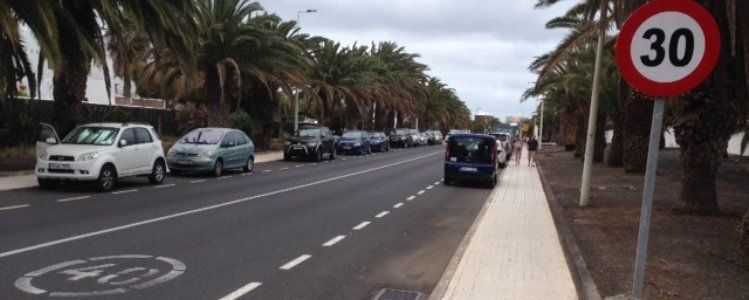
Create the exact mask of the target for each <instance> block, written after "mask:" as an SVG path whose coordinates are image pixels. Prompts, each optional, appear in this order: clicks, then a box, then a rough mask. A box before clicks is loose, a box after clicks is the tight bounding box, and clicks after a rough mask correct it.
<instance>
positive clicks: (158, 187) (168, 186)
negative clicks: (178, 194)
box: [153, 183, 176, 189]
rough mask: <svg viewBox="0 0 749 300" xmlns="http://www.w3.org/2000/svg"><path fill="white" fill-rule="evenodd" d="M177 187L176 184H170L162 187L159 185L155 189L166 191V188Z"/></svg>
mask: <svg viewBox="0 0 749 300" xmlns="http://www.w3.org/2000/svg"><path fill="white" fill-rule="evenodd" d="M175 185H176V184H174V183H170V184H162V185H157V186H155V187H153V188H155V189H165V188H170V187H173V186H175Z"/></svg>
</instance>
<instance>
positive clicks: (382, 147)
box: [369, 131, 390, 152]
mask: <svg viewBox="0 0 749 300" xmlns="http://www.w3.org/2000/svg"><path fill="white" fill-rule="evenodd" d="M369 141H370V143H371V144H372V150H374V151H379V152H384V151H390V140H389V139H388V136H387V135H385V133H384V132H382V131H372V132H370V133H369Z"/></svg>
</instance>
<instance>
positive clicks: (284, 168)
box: [281, 167, 289, 171]
mask: <svg viewBox="0 0 749 300" xmlns="http://www.w3.org/2000/svg"><path fill="white" fill-rule="evenodd" d="M288 169H289V168H287V167H283V168H281V171H283V170H288Z"/></svg>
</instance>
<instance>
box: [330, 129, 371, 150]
mask: <svg viewBox="0 0 749 300" xmlns="http://www.w3.org/2000/svg"><path fill="white" fill-rule="evenodd" d="M338 152H340V153H357V154H360V155H364V154H370V153H372V143H371V142H370V140H369V134H368V133H367V132H366V131H363V130H351V131H347V132H344V133H343V135H342V136H341V139H340V140H339V141H338Z"/></svg>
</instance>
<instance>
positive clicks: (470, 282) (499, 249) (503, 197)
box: [431, 150, 578, 299]
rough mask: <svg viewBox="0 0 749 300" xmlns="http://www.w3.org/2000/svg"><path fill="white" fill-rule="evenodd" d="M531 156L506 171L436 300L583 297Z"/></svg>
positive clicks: (511, 165) (445, 278)
mask: <svg viewBox="0 0 749 300" xmlns="http://www.w3.org/2000/svg"><path fill="white" fill-rule="evenodd" d="M526 155H527V151H525V150H524V151H523V162H522V163H521V165H520V166H517V167H516V166H515V162H514V160H513V161H512V162H509V163H508V166H507V168H506V169H505V170H504V172H502V176H501V177H500V181H499V184H498V185H497V188H495V189H494V191H492V194H491V195H490V196H489V197H490V198H489V199H488V200H487V201H489V202H488V203H487V204H486V206H485V208H484V211H483V212H482V213H483V215H480V216H479V218H480V219H478V220H477V221H476V222H477V223H476V224H474V228H475V232H474V233H473V236H472V237H470V240H467V241H468V242H467V245H466V246H465V248H464V250H465V251H464V252H462V253H463V255H462V257H461V258H459V259H460V262H459V263H457V268H455V267H454V265H453V266H449V267H448V270H447V271H446V273H445V275H443V278H442V280H441V282H440V285H438V287H437V288H436V289H435V293H434V294H433V295H432V297H431V298H432V299H577V298H578V295H577V292H576V289H575V285H574V283H573V281H572V276H571V275H570V271H569V268H568V267H567V263H566V261H565V256H564V252H563V250H562V247H561V245H560V243H559V238H558V236H557V231H556V227H555V226H554V220H553V219H552V215H551V211H550V210H549V205H548V203H547V202H546V196H545V194H544V191H543V187H542V185H541V180H540V179H539V176H538V171H537V170H536V168H533V167H530V166H528V165H527V163H528V160H527V159H526V157H527V156H526ZM469 234H470V233H469ZM464 243H465V242H464ZM461 250H462V249H459V250H458V254H457V255H460V253H461ZM457 259H458V258H454V260H457ZM453 263H455V262H453ZM451 268H455V269H454V273H452V274H450V273H451V272H452V271H453V270H451ZM445 285H446V288H445ZM440 286H442V289H443V290H444V292H443V291H441V290H440Z"/></svg>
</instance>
